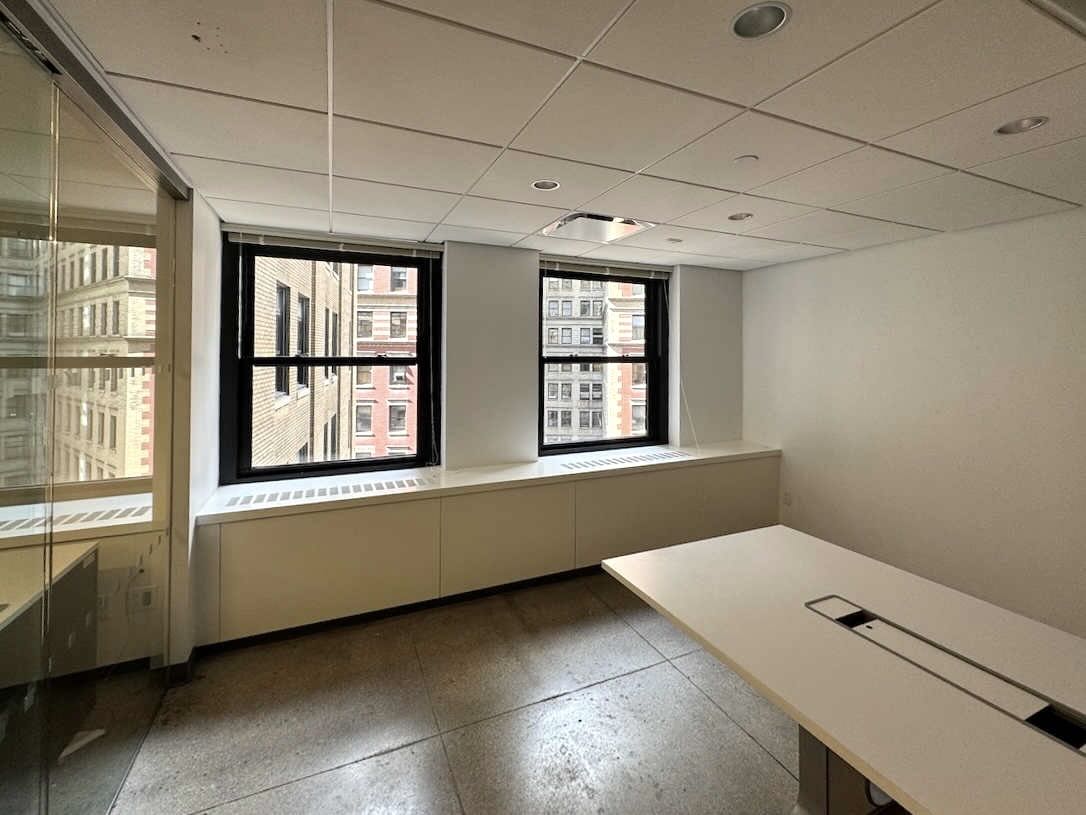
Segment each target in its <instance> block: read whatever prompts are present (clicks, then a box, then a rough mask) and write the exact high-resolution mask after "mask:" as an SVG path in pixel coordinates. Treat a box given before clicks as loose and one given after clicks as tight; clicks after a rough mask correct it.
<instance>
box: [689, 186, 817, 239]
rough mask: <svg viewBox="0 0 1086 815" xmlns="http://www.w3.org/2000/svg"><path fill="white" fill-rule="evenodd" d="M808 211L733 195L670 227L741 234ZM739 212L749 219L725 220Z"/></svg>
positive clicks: (792, 205)
mask: <svg viewBox="0 0 1086 815" xmlns="http://www.w3.org/2000/svg"><path fill="white" fill-rule="evenodd" d="M810 211H811V208H810V207H804V206H800V205H799V204H790V203H787V202H785V201H774V200H772V199H771V198H760V197H758V196H757V195H733V196H731V197H730V198H726V199H724V200H723V201H721V202H720V203H718V204H713V206H711V207H706V208H705V209H699V210H698V211H697V212H691V213H690V214H689V215H684V216H683V217H682V218H679V219H678V220H676V221H674V223H676V224H679V225H681V226H692V227H696V228H698V229H715V230H717V231H719V232H723V231H727V232H736V233H744V232H751V231H753V230H755V229H760V228H761V227H763V226H769V225H770V224H775V223H777V222H778V221H785V220H788V219H789V218H797V217H799V216H800V215H805V214H806V213H808V212H810ZM739 212H749V213H750V214H751V217H750V218H747V219H746V220H743V221H731V220H728V216H729V215H734V214H736V213H739Z"/></svg>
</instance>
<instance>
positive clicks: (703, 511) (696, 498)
mask: <svg viewBox="0 0 1086 815" xmlns="http://www.w3.org/2000/svg"><path fill="white" fill-rule="evenodd" d="M779 481H780V459H779V458H776V457H772V458H753V459H745V460H742V461H729V462H724V463H719V464H703V465H699V466H693V467H677V468H675V469H670V470H656V471H654V472H645V473H633V474H630V475H618V476H612V477H609V478H592V479H588V480H585V481H579V482H577V504H576V510H575V512H576V516H575V517H576V519H577V533H576V534H577V566H591V565H594V564H596V563H599V562H600V561H601V560H604V559H606V558H609V557H616V556H618V555H627V554H630V553H631V552H641V551H644V550H646V549H657V548H659V547H661V546H671V545H672V544H675V543H685V542H686V541H692V540H700V539H701V538H711V537H715V536H717V535H726V534H729V533H731V532H741V531H744V530H747V529H755V528H757V527H761V526H769V525H770V524H775V523H777V514H778V509H777V491H778V487H779Z"/></svg>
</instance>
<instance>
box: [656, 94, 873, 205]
mask: <svg viewBox="0 0 1086 815" xmlns="http://www.w3.org/2000/svg"><path fill="white" fill-rule="evenodd" d="M859 146H860V145H859V143H858V142H854V141H852V140H850V139H845V138H842V137H841V136H834V135H833V134H830V133H824V132H822V131H820V130H815V129H813V128H810V127H804V126H803V125H799V124H795V123H793V122H785V121H782V120H780V119H775V118H773V117H772V116H765V115H763V114H761V113H754V112H748V113H744V114H742V115H741V116H737V117H736V118H734V119H732V120H731V121H730V122H727V123H725V124H723V125H721V126H720V127H718V128H717V129H716V130H714V131H713V132H712V133H709V134H707V135H705V136H702V137H701V138H700V139H698V140H697V141H696V142H694V143H693V144H691V145H690V146H689V147H684V148H683V149H682V150H680V151H679V152H677V153H675V154H674V155H673V156H670V157H668V158H666V159H664V160H663V161H661V162H658V163H657V164H654V165H653V166H652V167H651V169H650V170H649V172H651V173H652V175H659V176H664V177H665V178H674V179H678V180H680V181H691V182H694V183H696V184H707V185H709V186H713V187H722V188H724V189H729V190H738V191H740V192H746V191H747V190H750V189H751V188H753V187H757V186H760V185H762V184H766V183H768V182H769V181H772V180H774V179H776V178H780V177H781V176H784V175H788V174H789V173H794V172H795V171H797V170H801V169H803V168H804V167H810V166H811V165H812V164H817V163H818V162H820V161H825V160H826V159H828V158H833V157H834V156H839V155H841V154H842V153H846V152H848V151H849V150H853V149H855V148H857V147H859ZM744 155H755V156H758V160H757V161H751V162H737V161H735V159H736V157H738V156H744Z"/></svg>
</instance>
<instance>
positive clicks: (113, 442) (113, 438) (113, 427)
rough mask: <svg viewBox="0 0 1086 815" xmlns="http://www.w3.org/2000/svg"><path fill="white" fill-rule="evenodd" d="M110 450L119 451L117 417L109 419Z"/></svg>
mask: <svg viewBox="0 0 1086 815" xmlns="http://www.w3.org/2000/svg"><path fill="white" fill-rule="evenodd" d="M109 449H110V450H116V449H117V417H116V416H110V417H109Z"/></svg>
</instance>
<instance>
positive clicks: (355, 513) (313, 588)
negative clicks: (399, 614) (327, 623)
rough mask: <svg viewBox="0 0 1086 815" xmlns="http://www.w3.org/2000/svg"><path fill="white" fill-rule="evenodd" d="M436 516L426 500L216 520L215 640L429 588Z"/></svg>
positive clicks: (434, 569) (408, 599)
mask: <svg viewBox="0 0 1086 815" xmlns="http://www.w3.org/2000/svg"><path fill="white" fill-rule="evenodd" d="M440 518H441V504H440V501H439V500H437V499H429V500H421V501H407V502H402V503H396V504H382V505H379V506H370V507H357V508H352V509H340V510H329V511H324V512H319V513H306V514H302V515H288V516H284V517H279V518H262V519H260V520H253V521H244V522H241V523H231V524H225V525H223V527H222V531H221V541H220V555H219V560H220V576H221V583H220V598H221V599H220V603H221V613H220V626H221V631H220V633H219V636H218V637H217V638H216V639H222V640H231V639H236V638H238V637H247V636H251V635H253V634H262V633H265V632H268V631H277V630H279V629H283V628H293V627H295V626H299V625H306V624H308V623H315V622H320V621H322V620H331V619H335V618H336V617H347V616H350V615H352V614H362V613H364V612H367V611H376V610H377V609H382V608H392V607H394V606H401V605H405V604H407V603H417V602H419V601H422V600H430V599H433V598H434V597H437V596H438V588H439V586H438V557H439V554H438V544H439V540H440V536H441V526H440Z"/></svg>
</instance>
